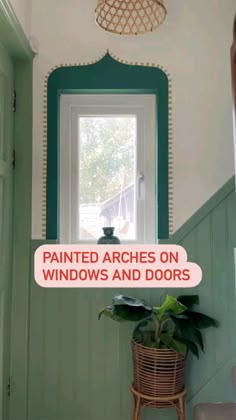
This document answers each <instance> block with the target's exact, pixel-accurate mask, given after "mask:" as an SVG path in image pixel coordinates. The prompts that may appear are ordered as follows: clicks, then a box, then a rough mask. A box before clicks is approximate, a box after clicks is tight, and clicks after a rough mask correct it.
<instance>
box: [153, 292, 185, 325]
mask: <svg viewBox="0 0 236 420" xmlns="http://www.w3.org/2000/svg"><path fill="white" fill-rule="evenodd" d="M186 309H187V308H186V306H184V305H182V303H180V302H179V301H178V300H177V299H176V298H175V297H173V296H169V295H167V296H166V299H165V301H164V303H163V304H162V305H161V306H159V307H156V308H154V313H155V314H156V315H157V317H158V318H159V319H162V318H163V317H164V316H165V315H167V316H169V314H170V313H171V314H174V315H175V314H176V315H178V314H181V313H183V312H184V311H185V310H186Z"/></svg>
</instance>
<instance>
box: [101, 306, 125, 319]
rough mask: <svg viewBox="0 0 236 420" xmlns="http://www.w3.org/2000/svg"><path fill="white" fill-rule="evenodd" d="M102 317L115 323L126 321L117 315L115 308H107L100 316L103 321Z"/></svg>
mask: <svg viewBox="0 0 236 420" xmlns="http://www.w3.org/2000/svg"><path fill="white" fill-rule="evenodd" d="M102 315H104V316H107V317H108V318H111V319H113V320H114V321H118V322H122V321H125V319H123V318H121V317H119V316H118V315H116V314H115V312H114V307H113V306H106V307H105V308H103V309H102V310H101V312H100V313H99V314H98V319H101V317H102Z"/></svg>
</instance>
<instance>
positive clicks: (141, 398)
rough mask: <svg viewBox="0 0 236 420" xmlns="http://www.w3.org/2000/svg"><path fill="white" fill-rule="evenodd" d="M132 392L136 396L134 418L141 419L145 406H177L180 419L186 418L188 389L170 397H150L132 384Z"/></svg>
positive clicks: (134, 419) (135, 419) (184, 419)
mask: <svg viewBox="0 0 236 420" xmlns="http://www.w3.org/2000/svg"><path fill="white" fill-rule="evenodd" d="M131 392H132V394H133V397H134V407H133V416H132V420H139V418H140V414H141V409H142V408H143V407H151V408H176V410H177V415H178V420H186V417H185V397H186V389H185V388H184V389H183V391H182V392H180V393H179V394H176V395H170V396H169V397H168V396H166V397H164V396H162V397H150V396H148V395H145V394H141V393H140V392H138V391H136V389H135V388H134V387H133V386H132V387H131Z"/></svg>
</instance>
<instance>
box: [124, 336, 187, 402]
mask: <svg viewBox="0 0 236 420" xmlns="http://www.w3.org/2000/svg"><path fill="white" fill-rule="evenodd" d="M131 344H132V354H133V367H134V388H135V389H136V390H137V391H138V392H140V393H142V394H145V395H148V396H153V397H158V396H160V397H162V396H163V397H164V396H168V397H169V396H172V395H176V394H178V393H179V392H181V391H182V390H183V388H184V385H185V381H184V376H185V375H184V371H185V360H186V356H185V355H183V354H180V353H176V352H175V351H174V350H171V349H153V348H150V347H145V346H143V345H141V344H139V343H137V342H136V341H135V340H132V341H131Z"/></svg>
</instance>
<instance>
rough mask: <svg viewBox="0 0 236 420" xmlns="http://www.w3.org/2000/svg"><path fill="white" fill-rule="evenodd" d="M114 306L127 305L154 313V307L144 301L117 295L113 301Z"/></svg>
mask: <svg viewBox="0 0 236 420" xmlns="http://www.w3.org/2000/svg"><path fill="white" fill-rule="evenodd" d="M112 305H115V306H116V305H126V306H129V307H135V308H136V307H138V308H139V307H140V308H144V309H146V310H147V311H150V312H152V306H150V305H148V304H147V303H146V302H145V301H144V300H142V299H136V298H134V297H132V296H125V295H116V296H114V297H113V299H112Z"/></svg>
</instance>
